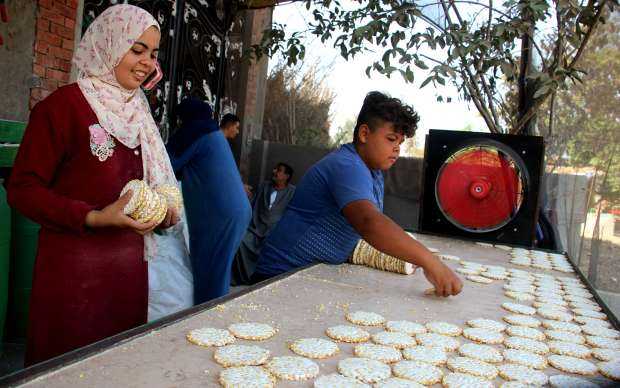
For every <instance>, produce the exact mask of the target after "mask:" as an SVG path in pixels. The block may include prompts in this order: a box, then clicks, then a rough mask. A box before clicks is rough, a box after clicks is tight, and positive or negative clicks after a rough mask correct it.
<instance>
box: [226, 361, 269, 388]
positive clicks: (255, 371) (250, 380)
mask: <svg viewBox="0 0 620 388" xmlns="http://www.w3.org/2000/svg"><path fill="white" fill-rule="evenodd" d="M220 384H221V385H222V387H224V388H239V387H245V388H271V387H274V386H275V384H276V379H275V378H274V377H273V376H272V375H271V374H270V373H269V372H268V371H266V370H265V369H264V368H262V367H260V366H238V367H234V368H226V369H224V370H222V371H221V372H220Z"/></svg>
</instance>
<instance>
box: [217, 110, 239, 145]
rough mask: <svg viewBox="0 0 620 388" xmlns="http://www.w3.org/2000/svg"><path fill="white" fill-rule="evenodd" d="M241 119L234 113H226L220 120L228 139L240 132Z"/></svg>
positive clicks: (221, 127)
mask: <svg viewBox="0 0 620 388" xmlns="http://www.w3.org/2000/svg"><path fill="white" fill-rule="evenodd" d="M240 125H241V121H240V120H239V117H237V116H236V115H234V114H232V113H226V114H225V115H224V117H222V120H221V121H220V129H221V130H222V132H223V133H224V137H225V138H226V139H228V140H232V139H234V138H235V137H237V135H238V134H239V126H240Z"/></svg>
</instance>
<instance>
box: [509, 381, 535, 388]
mask: <svg viewBox="0 0 620 388" xmlns="http://www.w3.org/2000/svg"><path fill="white" fill-rule="evenodd" d="M499 388H538V386H536V385H533V384H528V383H522V382H520V381H506V382H504V383H502V385H500V386H499Z"/></svg>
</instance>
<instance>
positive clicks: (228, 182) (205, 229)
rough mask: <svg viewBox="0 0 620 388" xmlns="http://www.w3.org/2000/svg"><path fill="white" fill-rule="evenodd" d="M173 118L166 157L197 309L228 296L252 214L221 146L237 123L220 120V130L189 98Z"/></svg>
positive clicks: (225, 147)
mask: <svg viewBox="0 0 620 388" xmlns="http://www.w3.org/2000/svg"><path fill="white" fill-rule="evenodd" d="M178 115H179V118H180V120H181V127H180V128H179V129H178V130H177V131H176V132H175V133H174V135H173V136H172V137H171V138H170V140H169V142H168V152H169V154H170V158H171V160H172V166H173V168H174V172H175V174H176V175H177V177H179V178H180V180H181V186H182V189H183V190H182V191H183V198H184V201H185V209H186V215H187V225H188V228H189V247H190V258H191V263H192V272H193V277H194V302H195V304H200V303H203V302H206V301H208V300H211V299H214V298H218V297H220V296H223V295H225V294H227V293H228V290H229V287H230V270H231V265H232V261H233V258H234V255H235V252H236V251H237V249H238V248H239V243H240V242H241V239H242V238H243V235H244V233H245V230H246V229H247V227H248V224H249V222H250V217H251V216H252V209H251V207H250V202H249V201H248V198H247V196H246V193H245V191H244V188H243V183H242V182H241V177H240V175H239V172H238V170H237V165H236V164H235V160H234V158H233V154H232V151H231V150H230V146H229V144H228V142H227V141H226V134H227V133H230V132H226V131H228V130H230V128H231V127H232V128H234V127H235V126H236V127H237V129H236V131H238V123H239V122H238V121H235V120H234V119H233V120H231V121H228V120H229V119H226V122H224V121H225V120H222V121H223V126H222V130H220V127H219V126H218V125H217V121H215V120H214V118H213V111H212V110H211V107H210V106H209V104H207V103H206V102H204V101H200V100H198V99H194V98H188V99H185V100H183V101H182V102H181V104H180V105H179V107H178ZM231 116H232V115H231ZM236 120H238V119H236ZM235 123H236V124H235Z"/></svg>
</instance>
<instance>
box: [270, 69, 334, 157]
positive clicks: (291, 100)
mask: <svg viewBox="0 0 620 388" xmlns="http://www.w3.org/2000/svg"><path fill="white" fill-rule="evenodd" d="M324 80H325V79H324V77H322V76H321V75H320V74H319V69H318V66H316V65H315V66H311V67H310V68H309V69H307V70H306V71H305V72H303V71H302V69H301V68H288V67H286V66H285V65H283V64H280V65H278V66H276V67H275V68H274V69H273V71H272V72H271V74H270V75H269V77H268V78H267V95H266V97H265V111H264V118H263V140H269V141H276V142H280V143H286V144H296V145H305V146H314V147H323V148H326V147H329V146H330V137H329V127H330V125H331V119H330V109H331V106H332V104H333V102H334V98H335V95H334V94H333V93H332V92H331V90H330V89H329V88H327V87H326V85H325V82H324Z"/></svg>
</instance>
